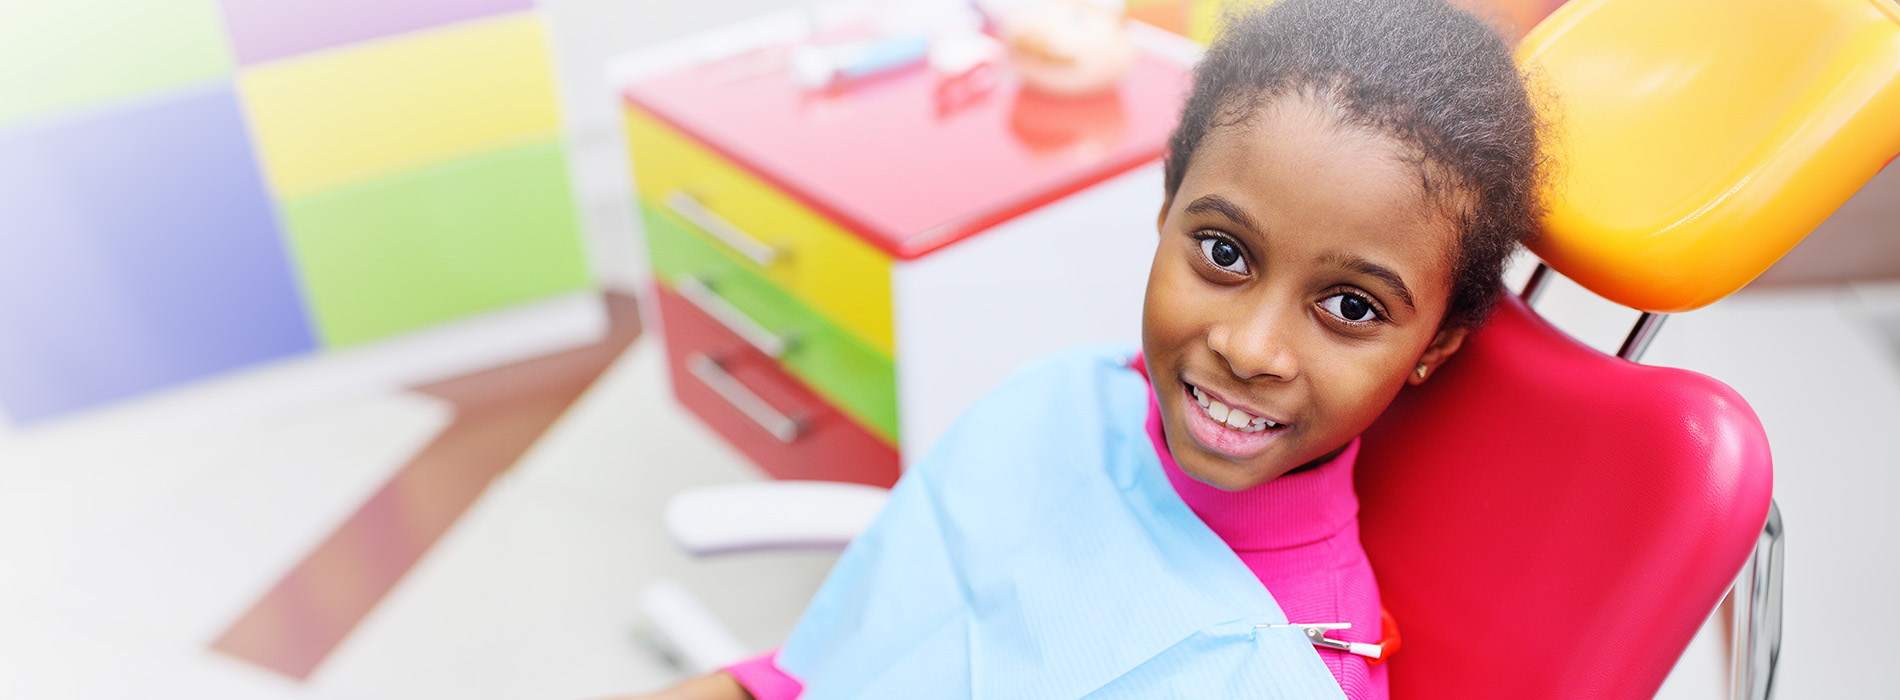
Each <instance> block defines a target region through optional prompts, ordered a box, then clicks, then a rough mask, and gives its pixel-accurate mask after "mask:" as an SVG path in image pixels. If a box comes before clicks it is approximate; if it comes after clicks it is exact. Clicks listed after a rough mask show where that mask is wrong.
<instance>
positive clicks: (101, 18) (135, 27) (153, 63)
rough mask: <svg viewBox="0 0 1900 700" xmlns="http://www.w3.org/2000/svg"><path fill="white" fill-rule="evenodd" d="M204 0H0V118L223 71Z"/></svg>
mask: <svg viewBox="0 0 1900 700" xmlns="http://www.w3.org/2000/svg"><path fill="white" fill-rule="evenodd" d="M231 66H232V59H231V49H230V46H229V42H228V40H227V38H226V36H225V31H224V20H223V18H222V15H220V14H219V12H218V8H217V7H216V5H215V4H214V3H213V2H212V0H51V1H48V0H41V1H37V2H29V1H27V0H0V85H4V86H6V89H5V90H0V124H5V123H8V122H13V121H16V120H22V119H31V118H36V117H43V116H48V115H51V114H53V113H55V112H59V111H62V110H68V109H75V108H79V107H85V106H90V105H94V104H99V103H105V102H111V101H116V100H122V99H129V98H135V97H141V96H144V95H148V94H152V93H157V92H163V91H166V90H169V89H172V88H177V87H182V86H185V85H192V84H197V83H203V82H208V81H211V80H215V79H219V78H223V77H226V76H228V75H229V74H230V73H231V70H232V68H231Z"/></svg>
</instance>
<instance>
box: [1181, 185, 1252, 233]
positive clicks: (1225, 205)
mask: <svg viewBox="0 0 1900 700" xmlns="http://www.w3.org/2000/svg"><path fill="white" fill-rule="evenodd" d="M1183 211H1185V212H1186V213H1189V214H1219V215H1220V216H1223V217H1226V218H1227V220H1228V221H1232V222H1234V223H1235V224H1239V225H1240V226H1241V227H1243V228H1246V229H1247V230H1248V231H1251V232H1258V231H1259V230H1260V223H1259V222H1257V221H1254V218H1253V215H1251V214H1248V213H1247V210H1245V209H1241V208H1240V205H1238V204H1234V203H1233V202H1229V201H1227V198H1226V197H1222V196H1220V195H1218V194H1208V195H1202V196H1201V198H1200V199H1196V200H1194V201H1193V202H1191V203H1189V204H1188V205H1187V209H1184V210H1183Z"/></svg>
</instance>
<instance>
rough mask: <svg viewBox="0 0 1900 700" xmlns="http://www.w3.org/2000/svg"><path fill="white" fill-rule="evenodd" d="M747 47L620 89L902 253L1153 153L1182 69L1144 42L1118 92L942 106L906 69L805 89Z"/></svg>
mask: <svg viewBox="0 0 1900 700" xmlns="http://www.w3.org/2000/svg"><path fill="white" fill-rule="evenodd" d="M774 55H779V56H782V55H783V52H759V53H754V54H749V55H745V56H739V57H735V58H730V59H725V60H723V61H718V62H713V63H707V64H702V65H698V66H694V67H692V68H688V69H684V70H680V71H675V72H671V73H666V74H662V75H658V76H653V77H650V78H647V79H644V80H641V81H639V82H637V83H634V84H633V85H631V86H630V87H628V88H627V89H626V93H625V95H626V98H627V99H628V100H629V101H631V102H633V103H634V104H636V105H638V106H640V107H641V108H643V109H645V110H646V111H648V112H650V113H651V114H653V115H654V116H655V117H657V118H659V119H660V120H661V121H664V122H666V123H668V124H671V125H672V126H673V127H674V128H677V129H679V130H680V131H682V132H684V133H686V134H687V135H689V136H690V137H692V138H693V139H696V140H697V141H698V142H699V143H701V144H702V145H704V146H706V147H708V148H710V149H712V150H713V151H714V152H716V153H719V154H720V155H723V156H725V157H726V158H727V159H729V160H731V161H732V162H734V163H737V164H738V165H739V166H740V167H743V168H745V169H747V170H749V171H750V172H752V173H753V174H754V175H757V176H758V177H760V178H761V179H763V180H765V181H766V182H768V183H771V184H772V185H773V186H774V187H777V188H779V189H780V190H782V191H784V192H785V193H787V194H789V195H790V196H792V197H794V198H796V199H798V200H799V201H801V202H803V203H804V204H806V205H807V206H810V207H812V208H813V209H815V210H817V211H818V212H819V213H821V214H823V215H825V216H827V217H829V218H831V219H832V220H834V221H836V222H838V223H839V224H840V225H842V226H844V227H845V228H847V229H849V230H851V231H854V232H856V233H857V234H858V235H860V236H862V237H864V239H865V240H866V241H867V242H869V243H870V244H871V245H873V246H876V247H878V248H880V249H883V250H884V251H886V252H888V253H890V254H892V255H894V256H897V257H899V258H904V259H911V258H916V257H918V256H921V255H923V254H925V253H928V252H930V251H933V250H936V249H938V248H941V247H943V246H945V245H949V244H950V243H954V242H956V241H958V240H961V239H963V238H966V237H968V236H970V235H971V234H973V233H976V232H977V231H981V230H983V229H985V228H988V227H990V226H992V225H994V224H996V223H999V222H1001V221H1004V220H1006V219H1009V218H1011V217H1014V216H1016V215H1018V214H1022V213H1024V212H1026V211H1029V210H1031V209H1035V208H1037V207H1040V206H1042V205H1044V204H1047V203H1049V202H1051V201H1054V200H1056V199H1060V198H1062V197H1064V196H1067V195H1069V194H1071V193H1073V192H1076V191H1078V190H1081V189H1083V188H1085V187H1088V186H1090V185H1093V184H1095V183H1097V182H1100V181H1102V180H1105V179H1108V178H1110V177H1113V176H1115V175H1118V174H1121V173H1123V172H1126V171H1128V170H1130V169H1132V168H1135V167H1137V166H1140V165H1143V164H1146V163H1148V162H1150V161H1152V160H1154V159H1156V158H1158V157H1160V156H1161V154H1162V153H1163V151H1164V150H1165V149H1166V145H1167V139H1168V135H1169V133H1170V132H1171V131H1172V130H1173V129H1174V125H1175V122H1176V120H1177V119H1178V118H1179V116H1180V111H1181V105H1182V102H1183V101H1184V100H1185V99H1186V94H1187V89H1188V85H1189V80H1190V75H1189V70H1188V68H1187V67H1186V66H1184V65H1182V64H1181V63H1180V62H1178V61H1176V60H1174V59H1171V58H1167V57H1163V56H1159V55H1154V54H1151V53H1148V52H1145V51H1144V52H1143V53H1142V55H1141V56H1140V57H1138V58H1137V59H1136V61H1135V62H1134V65H1133V67H1132V68H1131V69H1130V70H1129V72H1128V75H1127V76H1126V77H1125V78H1123V80H1122V82H1121V85H1120V87H1119V89H1118V90H1116V91H1115V92H1113V93H1109V94H1105V95H1103V96H1101V97H1098V98H1090V99H1081V100H1074V99H1070V100H1063V99H1054V98H1047V97H1041V96H1039V95H1036V94H1035V93H1029V92H1024V91H1023V90H1022V89H1021V87H1020V82H1019V81H1018V79H1017V77H1016V76H1015V75H1014V74H1013V73H1012V72H1011V71H1010V70H1009V69H1008V67H1007V64H1005V65H1002V66H998V68H999V70H998V71H997V75H998V78H997V82H996V83H995V87H994V88H992V89H991V90H989V91H988V92H985V93H983V94H982V95H981V96H979V97H976V98H972V99H969V100H968V101H965V102H962V103H961V104H957V105H951V104H950V103H947V102H945V101H943V100H941V99H940V98H939V90H940V85H941V84H942V78H940V77H939V76H938V74H937V73H935V72H933V71H932V70H931V69H930V68H928V67H926V66H923V65H921V64H920V65H917V66H913V67H910V68H906V69H902V70H899V71H897V72H893V73H890V74H886V75H883V76H879V77H876V78H872V79H869V80H867V81H864V82H860V83H857V84H855V85H852V86H850V87H848V88H846V89H841V90H833V91H828V92H808V91H805V90H802V89H800V88H799V87H798V86H797V85H796V84H794V82H793V80H792V78H791V76H790V75H789V67H788V66H786V65H785V64H784V62H783V61H774V60H773V58H772V56H774Z"/></svg>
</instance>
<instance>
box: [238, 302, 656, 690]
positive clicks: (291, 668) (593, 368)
mask: <svg viewBox="0 0 1900 700" xmlns="http://www.w3.org/2000/svg"><path fill="white" fill-rule="evenodd" d="M606 302H607V313H608V318H609V328H608V332H607V337H606V338H605V339H603V340H602V341H601V342H599V343H596V344H594V345H590V346H587V347H584V348H578V349H575V350H569V351H565V352H561V353H556V354H553V355H548V356H545V357H540V358H535V359H532V360H525V361H522V362H517V363H514V364H510V365H504V366H502V367H497V368H495V369H491V370H487V371H483V372H478V373H475V374H470V375H466V376H463V377H457V378H455V379H450V380H447V381H443V382H437V383H435V384H429V385H426V386H420V387H416V388H415V391H417V392H420V393H423V394H427V395H430V396H435V397H438V398H441V399H444V400H447V401H449V402H450V403H451V404H453V406H454V410H455V414H454V415H455V418H454V422H453V423H451V424H450V425H449V426H448V428H446V429H444V430H443V431H442V434H441V435H439V436H437V437H436V439H435V441H434V442H431V443H430V444H429V445H428V446H427V447H425V448H423V449H422V451H421V452H420V453H418V454H417V455H416V456H415V458H414V459H412V460H410V462H409V463H408V464H407V465H404V466H403V468H402V469H401V471H399V472H398V473H397V474H396V476H395V477H394V478H392V479H390V481H389V482H388V483H387V484H384V485H383V487H382V489H381V490H379V491H377V493H376V494H375V495H373V496H371V497H370V498H369V500H368V501H367V502H365V503H364V504H363V506H362V507H361V508H359V509H358V510H357V511H356V513H355V514H354V515H351V516H350V518H349V519H348V520H346V521H344V522H343V524H342V525H341V526H339V527H338V528H337V529H336V531H335V532H333V533H331V535H330V537H329V539H327V540H325V541H324V542H323V543H322V544H320V545H318V546H317V548H316V549H315V550H313V551H312V552H311V553H310V555H309V556H307V557H305V558H304V560H303V561H302V562H301V563H299V564H298V565H297V566H296V567H294V568H292V569H291V570H290V571H289V572H288V573H286V574H285V575H284V577H283V579H282V580H280V581H278V583H277V585H276V586H275V587H273V588H272V589H271V590H270V592H269V593H266V594H265V595H264V597H263V598H262V599H260V600H258V601H257V603H256V604H254V605H253V606H252V607H251V609H250V610H248V611H246V612H245V613H244V614H243V615H242V616H240V617H239V618H238V619H237V622H235V623H233V624H232V625H231V627H230V628H229V629H227V630H225V632H224V634H223V635H221V636H220V637H218V640H217V641H215V642H213V643H212V644H211V648H212V649H214V650H217V651H219V652H223V653H225V654H228V655H230V656H234V657H237V658H239V659H243V660H245V661H249V662H251V663H255V664H257V665H259V666H262V667H264V668H267V669H270V670H273V671H276V672H278V673H282V674H284V675H286V676H289V677H291V678H294V679H297V680H303V679H306V678H308V677H309V676H310V674H311V672H313V671H315V670H316V668H317V666H318V665H320V664H322V663H323V660H324V659H326V658H328V657H329V656H330V653H331V652H332V651H334V650H335V649H336V647H337V645H339V644H341V643H342V642H343V640H344V638H345V637H347V636H349V634H350V630H352V629H355V627H356V625H357V623H359V622H361V621H362V620H363V618H365V617H367V616H368V615H369V613H370V611H371V610H373V609H374V608H375V607H376V604H377V603H379V602H381V601H382V599H383V597H384V596H386V595H388V594H389V591H390V590H391V589H393V588H395V586H396V583H397V582H398V581H400V580H401V579H402V577H403V575H404V574H407V573H408V572H409V569H410V568H411V567H413V566H415V564H416V562H417V561H419V560H421V559H422V556H423V555H424V554H425V553H427V552H428V551H429V548H430V547H433V546H434V545H435V543H436V540H437V539H439V538H441V537H442V535H443V533H446V532H447V531H448V529H449V527H450V526H452V525H454V524H455V521H456V520H457V519H458V518H460V517H461V516H462V513H464V512H466V511H467V510H468V508H469V506H471V505H473V504H474V503H475V500H476V499H477V498H479V497H480V496H481V494H482V492H483V491H485V490H487V488H488V485H489V483H490V482H492V481H493V480H494V479H495V477H497V476H500V475H501V474H502V473H503V472H505V471H507V470H508V468H509V467H511V466H513V465H514V464H515V462H516V461H517V460H519V459H520V458H521V456H522V454H524V453H526V452H527V451H528V448H529V447H530V446H532V445H533V444H534V442H535V441H536V440H538V439H540V437H541V435H542V434H544V433H546V432H547V430H548V428H550V427H552V426H553V425H554V423H555V421H557V420H558V419H559V418H560V417H561V414H562V413H564V412H566V411H567V408H568V406H570V405H572V404H573V403H574V401H575V400H576V399H579V398H580V396H581V394H582V393H584V392H586V391H587V388H588V387H590V386H592V385H593V384H594V380H596V379H597V378H599V377H600V375H601V373H602V372H604V371H606V369H607V367H608V365H610V364H612V363H613V361H614V360H615V359H616V358H618V357H620V355H621V353H623V352H624V351H625V350H626V349H627V347H628V346H629V345H631V344H632V343H633V340H634V339H635V338H636V337H638V336H639V334H640V318H639V316H640V314H639V308H638V305H637V304H636V302H635V301H634V299H633V298H632V297H630V296H626V295H620V294H608V295H607V298H606Z"/></svg>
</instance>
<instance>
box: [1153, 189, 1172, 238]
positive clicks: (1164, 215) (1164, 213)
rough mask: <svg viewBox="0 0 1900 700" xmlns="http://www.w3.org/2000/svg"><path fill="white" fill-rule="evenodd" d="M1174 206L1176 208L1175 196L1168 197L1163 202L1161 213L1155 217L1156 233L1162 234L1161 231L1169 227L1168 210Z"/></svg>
mask: <svg viewBox="0 0 1900 700" xmlns="http://www.w3.org/2000/svg"><path fill="white" fill-rule="evenodd" d="M1172 206H1174V195H1168V196H1167V197H1165V198H1163V199H1162V200H1161V213H1159V214H1156V215H1155V232H1156V233H1160V232H1161V229H1162V228H1163V227H1165V226H1167V225H1168V208H1169V207H1172Z"/></svg>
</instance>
